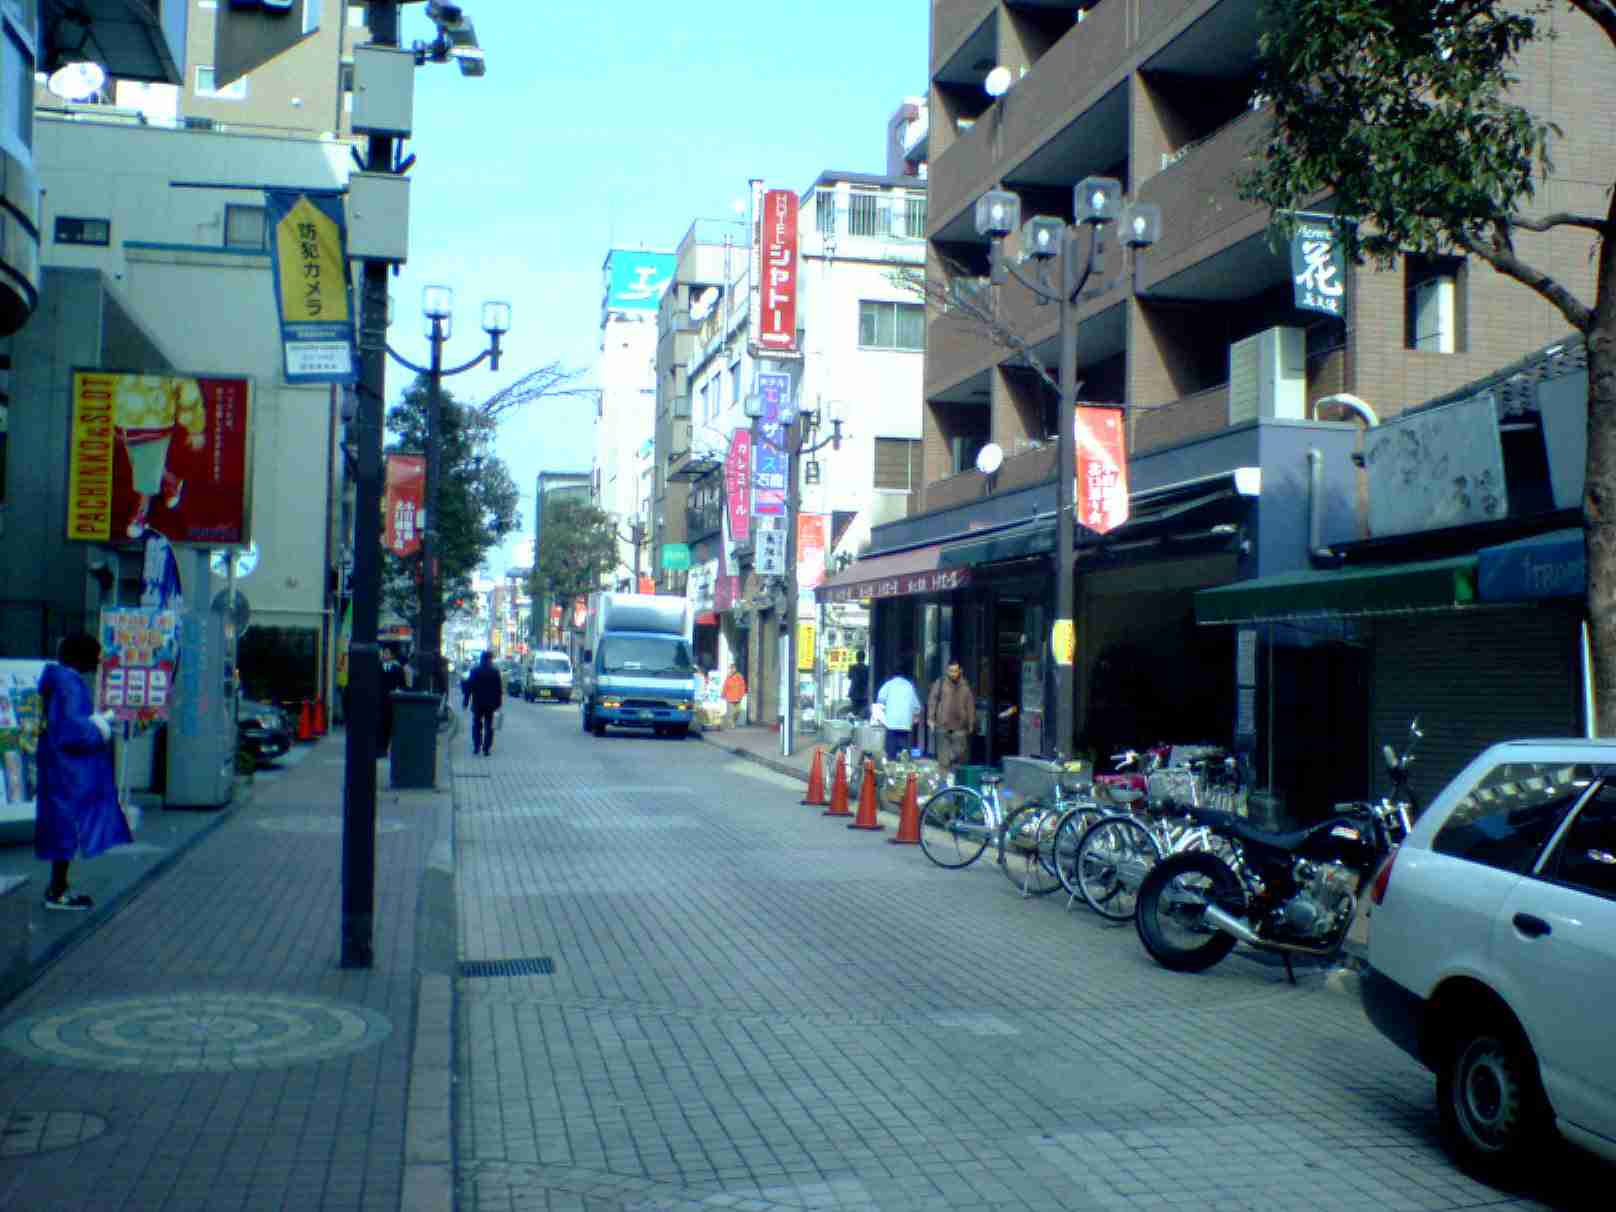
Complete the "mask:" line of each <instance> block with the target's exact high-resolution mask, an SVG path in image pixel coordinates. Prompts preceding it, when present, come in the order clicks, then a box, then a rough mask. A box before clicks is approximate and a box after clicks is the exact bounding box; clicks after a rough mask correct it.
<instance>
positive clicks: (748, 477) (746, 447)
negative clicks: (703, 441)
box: [724, 429, 752, 543]
mask: <svg viewBox="0 0 1616 1212" xmlns="http://www.w3.org/2000/svg"><path fill="white" fill-rule="evenodd" d="M724 509H725V511H726V512H727V513H728V514H729V537H730V539H731V540H732V541H734V542H736V543H743V542H745V541H746V540H747V539H748V538H750V537H751V534H752V431H751V430H749V429H737V430H736V431H735V432H734V433H732V434H730V437H729V454H728V455H727V456H726V457H725V459H724Z"/></svg>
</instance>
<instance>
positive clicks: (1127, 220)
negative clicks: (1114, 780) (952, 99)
mask: <svg viewBox="0 0 1616 1212" xmlns="http://www.w3.org/2000/svg"><path fill="white" fill-rule="evenodd" d="M1072 214H1073V217H1074V220H1075V223H1076V225H1077V226H1072V225H1068V224H1067V223H1066V222H1065V221H1064V220H1062V219H1058V218H1053V217H1050V216H1046V215H1038V216H1036V217H1034V218H1031V219H1028V220H1027V222H1026V223H1025V224H1024V225H1023V224H1022V223H1021V199H1020V198H1019V197H1017V196H1016V195H1015V194H1013V193H1010V192H1009V191H1008V190H990V191H989V192H987V193H985V194H983V195H982V197H981V198H979V199H978V200H977V203H976V230H977V234H978V235H981V236H986V237H987V238H988V239H989V240H990V241H991V242H992V245H993V267H992V281H993V283H994V284H995V285H998V284H1001V283H1003V282H1004V280H1005V276H1006V274H1007V273H1008V274H1009V275H1010V276H1012V277H1014V278H1015V279H1016V281H1018V282H1020V283H1021V284H1022V285H1023V286H1024V287H1026V288H1027V289H1028V290H1029V291H1031V292H1032V294H1033V295H1034V296H1035V297H1036V298H1037V299H1038V300H1039V301H1041V302H1044V303H1057V304H1059V305H1060V405H1059V410H1058V414H1057V419H1056V423H1055V429H1056V457H1055V463H1056V470H1055V623H1054V627H1053V628H1052V629H1051V651H1052V655H1053V657H1054V662H1055V755H1056V757H1057V758H1059V759H1062V760H1064V759H1066V758H1068V757H1070V756H1071V751H1072V741H1073V733H1074V720H1073V711H1074V707H1075V696H1074V693H1073V684H1072V668H1073V660H1074V659H1075V653H1072V652H1070V651H1067V650H1066V649H1065V648H1064V645H1063V644H1062V643H1058V642H1055V637H1056V636H1061V637H1064V638H1070V637H1072V636H1074V635H1075V632H1074V629H1073V622H1072V621H1073V618H1074V615H1075V609H1076V607H1075V602H1074V598H1075V596H1076V589H1077V585H1076V579H1077V578H1076V570H1075V568H1074V566H1073V564H1074V561H1075V559H1076V542H1075V538H1076V522H1077V518H1076V501H1075V499H1074V488H1075V482H1074V481H1075V477H1076V475H1077V464H1076V454H1075V452H1076V432H1075V430H1076V420H1077V388H1078V383H1077V335H1078V321H1077V306H1078V303H1079V302H1081V301H1082V300H1083V299H1084V298H1089V297H1093V296H1095V295H1100V294H1104V293H1105V292H1106V291H1108V290H1110V289H1112V288H1113V287H1114V286H1116V285H1117V282H1118V281H1120V279H1116V280H1113V281H1110V282H1107V283H1105V284H1104V286H1102V287H1100V288H1097V289H1095V290H1092V291H1090V290H1088V289H1087V288H1088V283H1089V278H1090V277H1091V276H1092V275H1093V274H1094V272H1095V270H1096V269H1097V268H1098V267H1099V265H1100V262H1101V259H1102V255H1103V251H1104V247H1105V234H1104V233H1105V228H1106V227H1107V226H1108V225H1110V224H1112V223H1115V222H1118V221H1119V220H1120V221H1121V223H1122V231H1123V243H1124V244H1125V245H1127V246H1128V247H1129V248H1133V249H1140V248H1147V247H1149V246H1150V245H1152V244H1154V243H1155V242H1156V240H1157V239H1158V238H1159V237H1160V235H1161V208H1160V207H1159V206H1157V205H1155V204H1154V203H1150V202H1134V203H1130V204H1128V205H1126V206H1124V204H1123V201H1122V183H1121V182H1120V181H1117V180H1116V179H1115V178H1112V177H1085V178H1084V179H1083V180H1082V181H1079V182H1078V183H1077V186H1076V188H1075V189H1074V190H1073V191H1072ZM1079 226H1081V227H1087V228H1088V229H1089V244H1088V250H1087V253H1086V254H1083V253H1080V251H1079V248H1078V240H1079V233H1078V227H1079ZM1018 227H1020V231H1021V240H1020V243H1021V255H1022V257H1023V259H1030V260H1032V261H1034V262H1035V263H1036V264H1037V265H1038V267H1039V268H1038V276H1037V278H1036V279H1033V278H1028V277H1027V276H1026V275H1024V274H1023V273H1022V272H1021V271H1020V270H1019V269H1018V268H1017V267H1016V265H1015V264H1014V263H1013V262H1011V261H1010V260H1008V259H1007V258H1006V257H1005V255H1004V238H1005V237H1006V236H1008V235H1009V234H1010V233H1011V232H1013V231H1015V230H1016V229H1017V228H1018ZM1050 261H1055V262H1057V263H1058V264H1057V267H1056V272H1057V273H1058V274H1059V275H1060V285H1059V286H1058V287H1054V286H1051V285H1050V284H1049V283H1048V282H1046V281H1045V277H1044V266H1045V265H1047V264H1048V263H1049V262H1050Z"/></svg>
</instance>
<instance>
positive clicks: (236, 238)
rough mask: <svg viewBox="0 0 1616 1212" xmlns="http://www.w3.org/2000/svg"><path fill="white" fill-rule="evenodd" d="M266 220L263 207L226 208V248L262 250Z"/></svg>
mask: <svg viewBox="0 0 1616 1212" xmlns="http://www.w3.org/2000/svg"><path fill="white" fill-rule="evenodd" d="M265 227H266V220H265V215H264V208H263V207H262V206H226V207H225V208H224V246H225V247H226V248H250V249H255V250H257V249H262V248H263V247H264V234H265Z"/></svg>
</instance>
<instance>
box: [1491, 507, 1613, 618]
mask: <svg viewBox="0 0 1616 1212" xmlns="http://www.w3.org/2000/svg"><path fill="white" fill-rule="evenodd" d="M1587 591H1588V545H1587V540H1586V539H1585V538H1584V536H1583V532H1582V528H1581V527H1578V526H1573V527H1570V528H1569V529H1566V530H1553V531H1550V532H1549V533H1548V534H1539V535H1533V536H1532V537H1531V538H1529V539H1518V540H1516V541H1515V542H1513V543H1500V544H1499V545H1498V546H1496V547H1483V548H1482V549H1481V550H1480V551H1478V552H1477V553H1476V596H1477V597H1479V598H1480V599H1481V600H1482V601H1484V602H1536V601H1540V600H1541V599H1543V598H1567V597H1577V596H1579V595H1581V594H1584V593H1586V592H1587Z"/></svg>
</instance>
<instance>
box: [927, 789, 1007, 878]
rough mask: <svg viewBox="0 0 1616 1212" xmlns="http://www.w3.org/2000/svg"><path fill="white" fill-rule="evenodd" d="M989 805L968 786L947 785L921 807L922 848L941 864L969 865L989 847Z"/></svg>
mask: <svg viewBox="0 0 1616 1212" xmlns="http://www.w3.org/2000/svg"><path fill="white" fill-rule="evenodd" d="M992 836H993V831H992V830H991V829H989V828H988V808H987V804H985V803H984V802H983V800H982V797H981V796H980V795H978V794H977V793H976V792H974V791H972V790H971V789H970V788H969V787H944V788H943V789H942V790H941V791H939V792H938V793H937V794H936V795H934V796H932V797H931V799H929V800H927V801H926V802H925V803H924V804H923V805H922V806H921V809H920V848H921V850H923V851H924V852H925V854H926V857H927V858H929V859H930V860H931V861H932V862H934V863H936V864H937V865H938V866H939V867H948V868H950V869H953V868H958V867H969V866H970V865H971V864H972V863H974V862H976V860H977V859H979V858H981V857H982V851H984V850H986V849H987V848H988V842H989V840H991V838H992Z"/></svg>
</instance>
